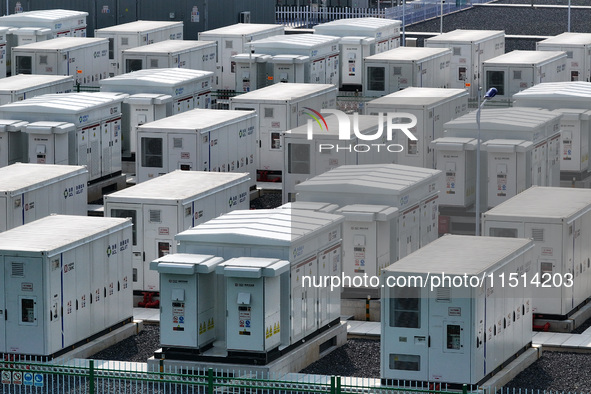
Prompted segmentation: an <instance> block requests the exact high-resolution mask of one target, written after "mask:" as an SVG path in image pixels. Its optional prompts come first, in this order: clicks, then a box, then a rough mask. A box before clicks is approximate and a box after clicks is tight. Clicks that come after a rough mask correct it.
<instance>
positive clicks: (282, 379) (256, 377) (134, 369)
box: [0, 359, 467, 394]
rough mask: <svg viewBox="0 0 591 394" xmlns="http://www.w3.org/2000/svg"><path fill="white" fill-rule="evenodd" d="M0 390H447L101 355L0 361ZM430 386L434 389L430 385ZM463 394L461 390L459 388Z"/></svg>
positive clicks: (212, 393) (258, 393) (382, 393)
mask: <svg viewBox="0 0 591 394" xmlns="http://www.w3.org/2000/svg"><path fill="white" fill-rule="evenodd" d="M0 373H1V377H2V381H1V384H0V393H21V392H22V393H38V394H44V393H48V394H49V393H89V394H103V393H105V394H107V393H108V394H112V393H200V394H225V393H227V394H271V393H277V394H300V393H301V394H308V393H318V394H347V393H356V394H357V393H368V394H378V393H379V394H390V393H392V394H452V393H457V392H458V390H456V391H453V392H452V391H449V390H447V387H439V386H437V387H433V386H430V385H429V384H427V383H422V384H414V385H413V384H409V383H408V382H406V384H404V385H402V386H401V387H390V386H381V385H380V380H379V379H365V378H351V377H340V376H326V375H304V374H296V373H291V374H285V375H282V376H270V375H269V374H268V373H264V372H262V371H260V370H259V371H256V372H244V371H237V370H231V369H213V368H189V369H186V368H185V369H181V368H179V367H174V366H165V365H164V364H163V363H162V362H161V363H160V365H158V364H155V365H148V364H147V363H128V362H120V361H101V360H85V359H74V360H59V361H50V362H35V361H26V362H25V361H4V362H0ZM434 388H435V389H434ZM463 392H464V394H465V393H467V390H466V389H465V388H464V390H463Z"/></svg>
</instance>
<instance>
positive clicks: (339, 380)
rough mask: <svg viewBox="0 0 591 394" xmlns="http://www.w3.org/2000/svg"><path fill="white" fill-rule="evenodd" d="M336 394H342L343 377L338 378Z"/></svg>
mask: <svg viewBox="0 0 591 394" xmlns="http://www.w3.org/2000/svg"><path fill="white" fill-rule="evenodd" d="M336 391H337V392H336V394H341V377H340V376H337V390H336Z"/></svg>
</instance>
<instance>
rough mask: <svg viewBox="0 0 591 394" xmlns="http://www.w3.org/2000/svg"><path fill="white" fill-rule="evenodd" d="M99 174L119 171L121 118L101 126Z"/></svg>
mask: <svg viewBox="0 0 591 394" xmlns="http://www.w3.org/2000/svg"><path fill="white" fill-rule="evenodd" d="M101 147H102V160H101V173H102V175H103V176H105V175H109V174H112V173H114V172H117V171H120V170H121V118H117V119H113V120H109V121H107V122H104V123H103V124H102V133H101Z"/></svg>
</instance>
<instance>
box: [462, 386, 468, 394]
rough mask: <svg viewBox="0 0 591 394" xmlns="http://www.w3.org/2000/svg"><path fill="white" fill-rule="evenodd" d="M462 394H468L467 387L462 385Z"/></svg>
mask: <svg viewBox="0 0 591 394" xmlns="http://www.w3.org/2000/svg"><path fill="white" fill-rule="evenodd" d="M462 394H468V385H465V384H464V385H462Z"/></svg>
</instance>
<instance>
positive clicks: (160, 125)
mask: <svg viewBox="0 0 591 394" xmlns="http://www.w3.org/2000/svg"><path fill="white" fill-rule="evenodd" d="M1 108H2V107H0V109H1ZM252 116H256V113H255V111H230V110H219V109H200V108H198V109H192V110H190V111H186V112H182V113H180V114H176V115H173V116H168V117H166V118H162V119H159V120H155V121H154V122H149V123H146V124H143V125H141V126H140V127H139V129H140V130H163V129H164V130H166V129H174V130H187V131H198V130H203V129H207V128H210V127H214V126H218V127H221V126H224V125H226V124H232V123H235V122H239V121H241V120H245V119H249V118H250V117H252Z"/></svg>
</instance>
